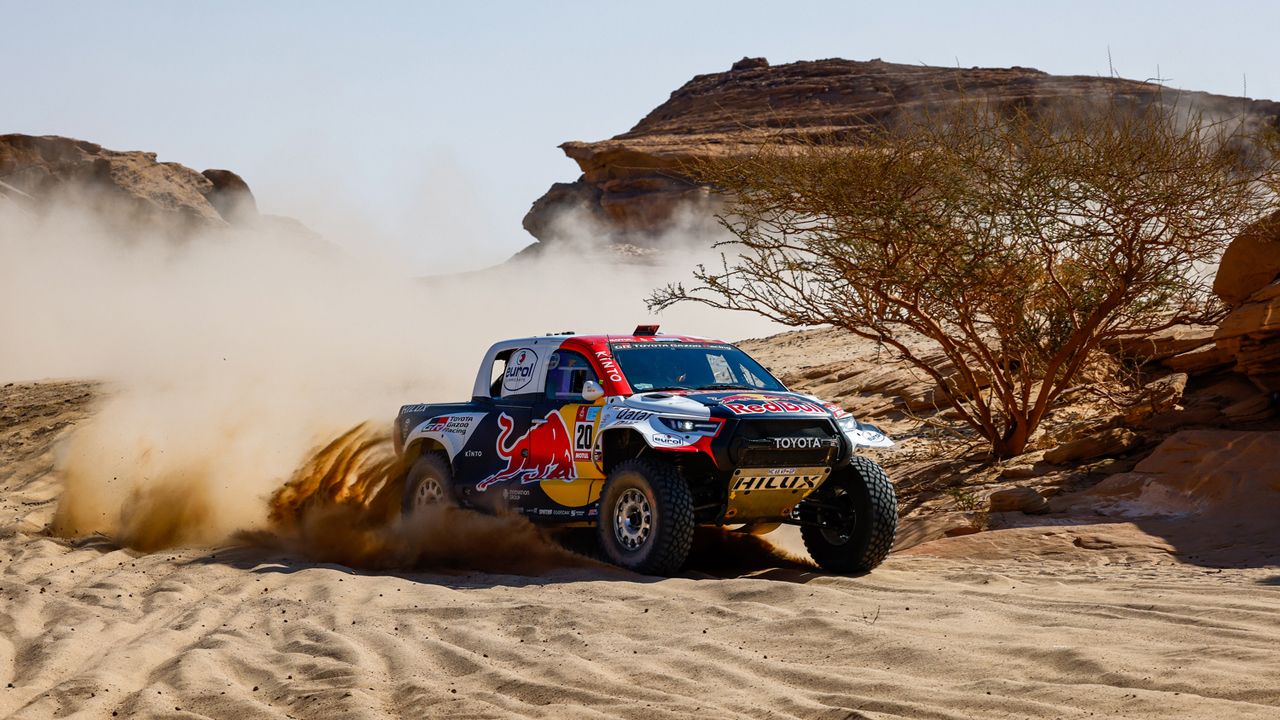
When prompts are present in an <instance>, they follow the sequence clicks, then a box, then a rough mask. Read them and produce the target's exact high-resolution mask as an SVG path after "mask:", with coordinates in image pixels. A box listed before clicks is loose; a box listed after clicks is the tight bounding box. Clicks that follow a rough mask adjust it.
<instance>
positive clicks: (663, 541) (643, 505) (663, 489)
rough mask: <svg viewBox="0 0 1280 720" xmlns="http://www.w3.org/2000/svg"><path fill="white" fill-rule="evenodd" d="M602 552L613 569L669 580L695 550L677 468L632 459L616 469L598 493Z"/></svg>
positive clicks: (689, 499)
mask: <svg viewBox="0 0 1280 720" xmlns="http://www.w3.org/2000/svg"><path fill="white" fill-rule="evenodd" d="M597 537H598V538H599V541H600V549H601V550H603V551H604V555H605V557H606V558H607V559H608V560H609V561H610V562H612V563H613V564H615V565H620V566H622V567H624V568H627V569H628V570H634V571H635V572H639V573H645V574H647V575H670V574H671V573H674V572H676V571H677V570H679V569H680V567H681V566H682V565H684V561H685V559H686V558H687V557H688V556H689V548H690V547H691V546H692V545H693V498H692V496H691V495H690V494H689V485H688V483H686V482H685V480H684V478H683V477H682V476H681V475H680V471H679V469H677V468H676V467H675V466H673V465H671V464H669V463H665V462H662V461H660V460H648V459H644V460H642V459H635V460H627V461H624V462H621V463H619V464H618V466H617V467H615V468H614V469H613V471H612V472H610V473H609V477H608V478H607V479H606V480H605V483H604V490H603V492H601V493H600V520H599V526H598V527H597Z"/></svg>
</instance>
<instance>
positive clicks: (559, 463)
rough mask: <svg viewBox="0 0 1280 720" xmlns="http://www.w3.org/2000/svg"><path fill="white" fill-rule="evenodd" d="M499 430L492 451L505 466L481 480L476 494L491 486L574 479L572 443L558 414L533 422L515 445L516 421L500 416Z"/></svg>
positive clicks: (562, 419) (508, 416) (550, 414)
mask: <svg viewBox="0 0 1280 720" xmlns="http://www.w3.org/2000/svg"><path fill="white" fill-rule="evenodd" d="M498 427H499V432H498V441H497V443H495V446H494V449H495V450H496V451H497V453H498V457H500V458H502V459H503V460H504V461H506V464H507V466H506V467H505V468H503V469H501V470H499V471H498V472H496V473H494V474H492V475H490V476H489V477H487V478H485V479H483V480H481V481H480V483H479V484H477V485H476V489H477V490H481V491H483V490H485V489H486V488H488V487H489V486H490V485H494V484H497V483H504V482H511V481H516V482H521V483H530V482H537V481H539V480H572V479H573V478H574V476H575V474H576V473H575V470H574V466H573V439H572V438H571V437H569V428H568V427H566V426H565V424H564V418H562V417H560V412H559V411H557V410H552V411H551V412H549V413H547V416H546V417H544V418H543V419H542V420H540V421H536V422H534V424H533V427H531V428H529V432H527V433H525V434H524V435H521V436H520V437H518V438H516V439H515V440H514V441H512V440H511V433H512V432H513V431H514V430H515V421H514V420H512V419H511V416H510V415H507V414H506V413H503V414H501V415H499V416H498Z"/></svg>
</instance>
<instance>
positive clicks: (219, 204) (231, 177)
mask: <svg viewBox="0 0 1280 720" xmlns="http://www.w3.org/2000/svg"><path fill="white" fill-rule="evenodd" d="M201 175H204V176H205V177H206V178H208V179H209V182H211V183H213V187H211V188H209V192H207V193H205V198H207V199H208V200H209V203H210V204H212V205H213V208H214V209H215V210H217V211H218V214H219V215H221V216H222V218H223V219H224V220H226V221H227V222H229V223H233V224H234V223H242V222H252V221H253V220H255V219H257V217H258V203H257V201H256V200H254V199H253V192H252V191H250V190H249V184H248V183H246V182H245V181H244V178H242V177H240V176H239V175H237V174H235V173H233V172H231V171H230V170H205V171H204V172H203V173H201Z"/></svg>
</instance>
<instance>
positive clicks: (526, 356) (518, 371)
mask: <svg viewBox="0 0 1280 720" xmlns="http://www.w3.org/2000/svg"><path fill="white" fill-rule="evenodd" d="M537 367H538V354H537V353H535V352H534V351H532V350H530V349H528V348H521V349H519V350H516V351H515V352H513V353H511V357H510V359H508V360H507V370H506V372H504V373H503V375H502V388H503V389H504V390H506V391H507V392H511V393H514V392H517V391H519V390H523V389H524V388H525V386H527V385H528V384H529V383H530V382H532V381H533V371H534V370H535V369H536V368H537Z"/></svg>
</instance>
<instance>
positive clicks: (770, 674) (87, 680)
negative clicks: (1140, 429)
mask: <svg viewBox="0 0 1280 720" xmlns="http://www.w3.org/2000/svg"><path fill="white" fill-rule="evenodd" d="M4 399H5V403H4V404H3V405H2V406H0V408H2V410H0V416H3V420H2V421H0V448H3V451H2V452H3V455H2V457H0V491H2V492H3V505H0V512H3V514H4V515H3V518H2V519H3V523H4V532H3V536H2V537H0V544H2V546H3V553H2V555H3V558H4V559H3V565H2V567H0V684H3V685H4V687H0V713H3V714H5V715H11V716H14V717H23V718H44V717H61V716H65V715H70V714H76V716H77V717H91V718H92V717H113V716H119V717H156V716H164V717H215V718H224V717H238V718H258V717H262V718H290V717H294V718H302V717H308V718H309V717H318V718H326V717H334V718H338V717H342V718H351V717H354V718H364V717H368V718H382V717H511V716H527V717H556V718H559V717H633V718H653V717H658V718H661V717H690V716H697V717H708V718H719V717H751V718H756V717H800V718H862V717H866V718H979V717H980V718H1026V717H1053V718H1076V717H1146V718H1157V717H1159V718H1165V717H1206V718H1226V717H1230V718H1275V717H1277V716H1280V565H1276V564H1274V563H1273V564H1269V565H1268V564H1263V563H1252V564H1248V565H1246V566H1245V567H1234V568H1215V567H1207V566H1204V565H1194V564H1187V563H1183V562H1180V561H1179V560H1178V559H1177V558H1176V557H1175V556H1173V555H1171V554H1170V551H1171V548H1170V545H1169V543H1168V542H1166V541H1165V540H1162V539H1161V538H1159V537H1156V536H1152V535H1149V534H1147V533H1145V532H1144V531H1143V530H1142V529H1140V528H1138V527H1137V526H1135V525H1131V524H1127V523H1121V524H1114V525H1101V526H1080V525H1071V526H1061V527H1041V528H1016V529H1011V530H1003V531H996V532H990V533H982V534H979V535H973V536H967V537H959V538H952V539H948V540H943V541H938V542H934V543H928V544H925V545H922V546H918V547H916V548H913V549H911V550H910V551H907V552H905V553H902V554H898V555H893V556H891V557H890V559H889V561H888V562H887V563H886V564H885V565H884V566H882V568H880V569H879V570H877V571H876V572H874V573H872V574H870V575H867V576H864V577H856V578H845V577H832V576H824V575H820V574H817V573H814V572H811V571H809V570H807V569H805V568H803V567H798V566H787V567H774V568H770V567H758V568H756V569H754V570H752V571H749V572H747V573H745V574H742V575H737V576H732V577H722V576H721V577H717V576H713V575H711V574H708V573H707V572H705V570H706V569H707V566H700V567H703V568H704V569H703V570H693V571H690V572H689V573H687V574H686V575H685V576H683V577H679V578H672V579H663V580H658V579H653V578H644V577H636V576H630V575H625V574H621V573H617V572H613V571H602V570H595V569H565V570H553V571H551V572H549V573H547V574H544V575H541V576H538V577H520V576H515V575H495V574H462V575H441V574H426V573H412V572H408V573H394V572H389V573H372V572H358V571H353V570H351V569H349V568H346V567H342V566H337V565H325V564H318V563H311V562H304V561H301V560H298V559H296V558H291V557H286V556H283V555H278V554H273V553H271V552H268V551H263V550H259V549H251V548H220V549H190V550H181V551H169V552H160V553H155V554H149V555H143V554H139V553H136V552H133V551H128V550H122V549H119V548H118V547H116V546H115V545H113V544H112V543H111V542H110V541H109V540H107V539H105V538H102V537H99V536H93V537H89V538H85V539H81V540H78V541H70V540H64V539H60V538H55V537H51V536H49V535H47V534H45V533H44V532H43V530H42V528H43V526H44V524H45V523H47V522H48V521H49V519H50V518H51V517H52V512H53V504H54V500H55V498H56V493H57V478H56V476H53V475H49V474H48V470H49V469H50V468H51V467H52V463H53V453H54V450H53V446H52V440H53V439H54V438H56V437H58V435H59V434H60V433H62V432H65V429H66V427H68V426H69V425H71V424H72V423H74V422H75V420H76V419H77V418H78V417H82V416H83V415H84V413H85V412H87V408H86V402H87V390H86V388H85V387H84V386H82V385H77V384H60V385H59V384H54V385H39V386H19V387H15V388H8V389H6V394H5V395H4ZM46 428H49V429H46ZM784 539H785V538H784ZM724 547H725V548H729V547H731V546H728V545H726V546H724ZM723 551H724V552H729V551H730V550H723ZM730 560H732V558H730ZM731 564H732V563H728V562H727V563H726V566H729V565H731ZM775 564H777V563H775ZM783 564H785V563H783ZM721 574H723V573H721Z"/></svg>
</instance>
